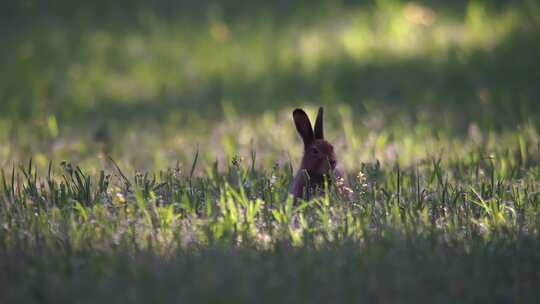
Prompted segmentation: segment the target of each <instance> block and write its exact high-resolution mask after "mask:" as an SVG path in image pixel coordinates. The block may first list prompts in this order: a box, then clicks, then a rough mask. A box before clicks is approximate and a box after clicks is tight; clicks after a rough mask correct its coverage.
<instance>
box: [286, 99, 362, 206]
mask: <svg viewBox="0 0 540 304" xmlns="http://www.w3.org/2000/svg"><path fill="white" fill-rule="evenodd" d="M293 119H294V123H295V125H296V130H298V133H299V134H300V136H301V137H302V140H303V141H304V156H303V157H302V164H301V165H300V169H299V170H298V172H297V173H296V175H295V177H294V181H293V184H292V187H291V189H290V193H291V194H292V195H293V196H294V199H295V200H297V199H299V198H303V199H310V198H311V197H312V196H317V195H320V194H322V190H323V189H324V181H325V179H327V180H328V182H330V183H334V184H335V185H336V189H337V190H338V193H339V194H340V195H343V196H345V197H346V198H349V199H350V198H352V196H353V192H352V190H351V189H350V188H348V187H347V186H346V185H345V180H344V179H343V177H342V174H341V172H340V171H339V170H338V169H337V168H336V166H337V160H336V154H335V152H334V147H333V146H332V145H331V144H330V143H329V142H327V141H326V140H325V139H324V131H323V108H322V107H321V108H319V112H318V114H317V119H316V120H315V128H312V127H311V122H310V120H309V117H308V116H307V114H306V112H304V110H302V109H296V110H294V111H293Z"/></svg>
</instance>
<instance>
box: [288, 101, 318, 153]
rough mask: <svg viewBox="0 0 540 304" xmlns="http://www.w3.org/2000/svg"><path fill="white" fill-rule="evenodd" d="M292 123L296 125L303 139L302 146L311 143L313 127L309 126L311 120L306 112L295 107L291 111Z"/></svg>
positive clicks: (313, 137)
mask: <svg viewBox="0 0 540 304" xmlns="http://www.w3.org/2000/svg"><path fill="white" fill-rule="evenodd" d="M293 119H294V124H295V125H296V130H298V133H300V136H302V139H303V140H304V146H305V147H308V146H310V145H311V144H312V143H313V140H314V139H315V136H314V135H313V128H312V127H311V122H310V121H309V117H308V116H307V114H306V112H304V110H302V109H296V110H294V111H293Z"/></svg>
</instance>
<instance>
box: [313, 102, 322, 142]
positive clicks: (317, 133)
mask: <svg viewBox="0 0 540 304" xmlns="http://www.w3.org/2000/svg"><path fill="white" fill-rule="evenodd" d="M315 139H324V132H323V108H322V107H320V108H319V113H317V120H315Z"/></svg>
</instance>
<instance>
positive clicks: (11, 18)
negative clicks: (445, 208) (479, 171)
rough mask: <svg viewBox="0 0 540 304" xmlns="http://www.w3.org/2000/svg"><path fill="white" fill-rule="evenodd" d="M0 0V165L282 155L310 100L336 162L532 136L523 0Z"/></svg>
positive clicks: (408, 158)
mask: <svg viewBox="0 0 540 304" xmlns="http://www.w3.org/2000/svg"><path fill="white" fill-rule="evenodd" d="M0 14H1V16H0V23H1V27H0V37H1V38H0V39H1V41H2V48H0V52H1V54H0V66H1V68H0V104H1V110H0V167H10V166H12V165H13V164H17V163H18V162H22V161H26V160H27V159H28V158H30V157H32V158H33V159H34V161H35V162H36V163H37V164H38V165H39V166H42V167H45V166H46V165H47V164H48V161H49V160H53V161H55V162H60V161H62V160H64V159H67V160H70V161H73V162H76V163H78V164H81V165H85V166H87V167H89V168H102V167H104V166H106V164H107V161H106V158H105V155H111V156H112V157H113V158H115V159H118V161H119V163H121V164H122V165H123V166H126V167H129V168H133V169H137V170H155V169H160V168H164V167H167V166H174V165H175V163H176V162H177V161H178V162H180V163H181V164H188V165H189V164H190V162H191V161H192V160H193V158H194V155H195V154H196V151H197V150H199V151H200V161H201V162H203V163H205V164H209V163H212V162H214V161H216V160H217V161H218V162H219V163H220V164H226V163H227V162H228V161H229V160H230V158H232V157H234V156H239V159H240V160H242V159H243V158H246V159H248V158H249V159H251V160H246V162H251V161H254V162H255V163H256V164H257V165H260V166H273V165H274V163H276V162H277V163H278V164H282V163H286V162H288V161H293V163H297V162H298V159H297V158H298V157H299V156H300V154H301V149H302V145H301V142H300V139H299V138H298V136H297V135H296V133H295V131H294V126H293V123H292V119H291V117H290V112H291V110H292V109H293V108H295V107H300V106H302V107H305V108H306V109H307V110H308V112H309V114H310V115H313V114H314V113H315V109H316V107H317V106H319V105H324V106H325V107H326V109H327V111H326V113H327V117H326V119H327V120H326V122H327V134H328V137H329V139H330V140H331V141H332V142H333V143H334V144H335V145H336V147H337V149H338V152H339V153H340V157H341V163H342V165H343V166H344V167H345V169H347V170H355V168H358V166H359V165H360V164H361V163H362V162H365V161H372V160H374V159H378V160H380V161H382V162H383V163H384V162H395V161H399V162H400V163H403V164H410V163H413V162H415V161H418V159H422V158H425V157H429V156H430V155H442V154H444V155H445V156H449V157H450V158H451V157H452V156H455V157H465V156H466V155H467V153H468V151H470V149H472V148H470V147H471V146H472V145H473V144H474V145H475V147H476V148H478V147H485V152H486V153H514V152H513V150H511V148H510V147H513V146H515V147H517V148H516V151H517V152H516V153H520V152H519V151H521V153H522V155H525V156H526V155H528V153H527V151H526V153H523V149H524V145H525V149H529V150H532V149H536V148H538V145H537V144H538V135H537V130H538V126H539V121H538V118H537V117H538V114H540V86H539V84H540V57H539V54H540V3H538V1H534V0H528V1H510V0H507V1H505V0H497V1H462V0H454V1H443V0H434V1H427V0H426V1H398V0H377V1H375V0H374V1H350V0H341V1H340V0H309V1H307V0H302V1H285V0H275V1H266V0H265V1H263V0H252V1H242V0H229V1H209V0H197V1H195V0H181V1H172V0H163V1H157V0H155V1H139V0H130V1H127V0H118V1H102V0H96V1H87V2H79V1H75V2H74V1H64V0H57V1H32V0H25V1H10V2H9V3H5V4H3V9H2V10H1V12H0ZM520 145H521V146H520ZM482 149H484V148H482ZM505 149H506V150H505ZM520 149H521V150H520ZM458 151H459V153H458ZM529 152H530V151H529ZM254 155H256V156H254Z"/></svg>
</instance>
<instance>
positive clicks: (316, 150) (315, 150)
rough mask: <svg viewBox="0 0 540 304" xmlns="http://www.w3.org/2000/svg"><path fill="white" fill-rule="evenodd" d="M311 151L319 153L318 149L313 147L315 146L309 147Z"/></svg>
mask: <svg viewBox="0 0 540 304" xmlns="http://www.w3.org/2000/svg"><path fill="white" fill-rule="evenodd" d="M311 153H313V154H319V149H317V148H315V147H312V148H311Z"/></svg>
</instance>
